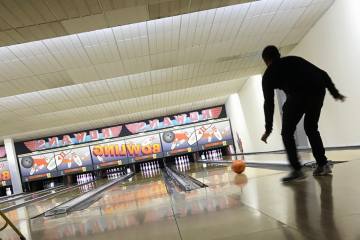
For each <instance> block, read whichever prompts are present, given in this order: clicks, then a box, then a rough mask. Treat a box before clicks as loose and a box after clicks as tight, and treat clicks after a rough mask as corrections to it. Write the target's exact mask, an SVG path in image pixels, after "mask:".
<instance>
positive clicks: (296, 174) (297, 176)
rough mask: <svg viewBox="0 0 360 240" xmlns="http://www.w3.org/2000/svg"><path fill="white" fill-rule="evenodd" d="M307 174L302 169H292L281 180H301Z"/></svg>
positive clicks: (285, 181)
mask: <svg viewBox="0 0 360 240" xmlns="http://www.w3.org/2000/svg"><path fill="white" fill-rule="evenodd" d="M305 177H306V176H305V174H304V173H303V172H302V171H301V170H297V171H292V172H290V173H289V175H287V176H286V177H284V178H282V179H281V181H282V182H284V183H287V182H291V181H295V180H301V179H304V178H305Z"/></svg>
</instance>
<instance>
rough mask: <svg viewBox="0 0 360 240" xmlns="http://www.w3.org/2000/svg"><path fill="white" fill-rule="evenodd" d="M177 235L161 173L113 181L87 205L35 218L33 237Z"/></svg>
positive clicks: (142, 237) (153, 236)
mask: <svg viewBox="0 0 360 240" xmlns="http://www.w3.org/2000/svg"><path fill="white" fill-rule="evenodd" d="M119 236H121V239H147V240H148V239H156V240H158V239H180V237H179V233H178V229H177V225H176V222H175V219H174V216H173V211H172V205H171V199H170V198H169V195H168V193H167V190H166V186H165V183H164V181H163V179H162V177H161V175H160V174H158V175H156V176H152V177H149V176H142V175H141V174H140V173H138V174H136V175H135V176H134V177H133V178H132V179H130V180H129V181H126V182H124V183H121V184H116V185H115V186H113V187H111V188H110V189H108V190H107V191H105V192H103V193H102V194H101V198H100V199H99V200H97V201H96V202H94V203H93V204H92V205H90V206H89V207H88V208H86V209H84V210H81V211H76V212H73V213H71V214H70V215H67V216H65V217H62V218H48V219H45V218H38V219H34V221H33V226H32V237H33V239H37V238H40V237H41V239H55V240H56V239H63V238H64V237H66V239H119Z"/></svg>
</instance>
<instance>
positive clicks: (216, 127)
mask: <svg viewBox="0 0 360 240" xmlns="http://www.w3.org/2000/svg"><path fill="white" fill-rule="evenodd" d="M195 129H196V138H197V139H198V145H199V148H201V149H206V148H211V147H216V146H220V145H223V146H226V145H228V144H231V143H232V141H233V139H232V134H231V128H230V124H229V122H228V121H225V122H218V123H212V124H205V125H202V126H197V127H195Z"/></svg>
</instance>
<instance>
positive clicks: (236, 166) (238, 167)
mask: <svg viewBox="0 0 360 240" xmlns="http://www.w3.org/2000/svg"><path fill="white" fill-rule="evenodd" d="M245 168H246V163H245V161H243V160H234V161H233V162H232V164H231V169H232V170H233V171H234V172H236V173H238V174H240V173H242V172H244V170H245Z"/></svg>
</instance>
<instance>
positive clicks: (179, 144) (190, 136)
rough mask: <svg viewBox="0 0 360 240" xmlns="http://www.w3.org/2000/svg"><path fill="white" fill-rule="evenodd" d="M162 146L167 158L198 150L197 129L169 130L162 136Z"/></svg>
mask: <svg viewBox="0 0 360 240" xmlns="http://www.w3.org/2000/svg"><path fill="white" fill-rule="evenodd" d="M160 135H161V144H162V148H163V151H164V154H165V156H170V155H174V154H180V153H185V152H193V151H196V150H197V144H196V143H197V139H196V133H195V128H193V127H192V128H184V129H176V130H172V129H171V130H168V131H166V132H162V133H161V134H160Z"/></svg>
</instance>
